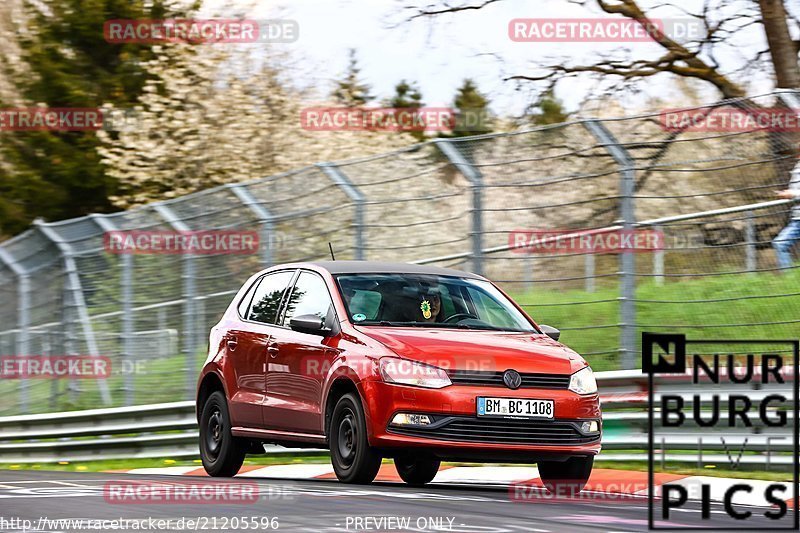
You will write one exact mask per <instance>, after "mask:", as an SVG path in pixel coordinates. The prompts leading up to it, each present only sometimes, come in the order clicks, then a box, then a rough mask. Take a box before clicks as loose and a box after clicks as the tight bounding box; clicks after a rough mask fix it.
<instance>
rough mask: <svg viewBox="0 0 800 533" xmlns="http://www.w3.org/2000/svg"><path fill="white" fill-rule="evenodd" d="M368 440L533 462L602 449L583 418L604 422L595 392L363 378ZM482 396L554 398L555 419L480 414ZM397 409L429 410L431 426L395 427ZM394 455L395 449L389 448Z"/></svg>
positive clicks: (449, 454)
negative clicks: (582, 426) (414, 383)
mask: <svg viewBox="0 0 800 533" xmlns="http://www.w3.org/2000/svg"><path fill="white" fill-rule="evenodd" d="M361 388H362V390H361V393H362V398H364V400H365V404H366V405H365V407H366V414H367V431H368V433H369V441H370V445H372V446H374V447H376V448H380V449H382V450H384V451H388V452H391V451H392V450H400V449H407V448H409V447H412V448H423V449H426V450H427V451H430V452H431V453H434V454H435V455H438V456H440V457H442V458H448V459H454V460H458V459H463V460H482V459H485V460H491V459H497V460H510V459H514V460H515V461H519V460H520V459H521V458H524V459H528V460H530V461H532V462H535V460H538V459H541V458H553V459H559V458H561V457H569V456H574V455H596V454H597V453H599V452H600V434H599V433H595V434H591V435H589V434H583V433H581V431H580V422H582V421H585V420H597V421H600V418H601V414H600V402H599V397H598V396H597V394H593V395H587V396H581V395H578V394H575V393H574V392H571V391H569V390H563V389H562V390H553V389H532V388H531V389H517V390H510V389H507V388H505V387H486V386H468V385H451V386H449V387H445V388H442V389H423V388H419V387H408V386H403V385H395V384H389V383H384V382H382V381H362V382H361ZM480 396H490V397H507V398H532V399H550V400H554V403H555V413H554V419H553V420H552V421H551V420H519V419H504V418H501V419H498V418H484V417H480V418H479V417H477V416H476V411H477V407H476V398H478V397H480ZM399 412H407V413H421V414H428V415H431V416H432V417H433V419H434V423H433V424H431V425H430V426H406V427H397V426H391V425H390V422H391V420H392V418H393V417H394V415H395V414H397V413H399ZM390 454H391V453H390Z"/></svg>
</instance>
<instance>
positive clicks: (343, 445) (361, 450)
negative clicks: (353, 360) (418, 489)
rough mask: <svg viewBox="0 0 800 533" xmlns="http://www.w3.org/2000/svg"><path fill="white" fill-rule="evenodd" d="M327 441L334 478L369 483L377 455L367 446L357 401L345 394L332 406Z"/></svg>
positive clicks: (377, 466)
mask: <svg viewBox="0 0 800 533" xmlns="http://www.w3.org/2000/svg"><path fill="white" fill-rule="evenodd" d="M328 442H329V444H330V449H331V462H332V463H333V471H334V472H336V477H337V478H338V479H339V481H341V482H342V483H371V482H372V480H374V479H375V476H377V475H378V470H379V469H380V467H381V455H380V454H379V453H378V452H377V451H375V450H374V449H373V448H372V447H370V445H369V441H368V440H367V423H366V418H365V417H364V410H363V408H362V407H361V400H359V398H358V397H357V396H356V395H354V394H352V393H348V394H345V395H344V396H342V397H341V398H340V399H339V401H338V402H337V403H336V407H334V408H333V416H332V417H331V426H330V434H329V435H328Z"/></svg>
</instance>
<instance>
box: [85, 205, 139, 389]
mask: <svg viewBox="0 0 800 533" xmlns="http://www.w3.org/2000/svg"><path fill="white" fill-rule="evenodd" d="M89 218H91V219H92V220H93V221H94V222H95V224H97V225H98V226H99V227H100V229H101V230H103V232H104V233H108V232H111V231H117V230H118V228H117V227H116V225H114V223H113V222H112V221H111V219H110V218H109V217H107V216H106V215H98V214H91V215H89ZM119 261H120V279H119V288H120V303H121V306H122V309H121V311H122V317H121V322H122V331H121V332H120V333H121V336H122V353H121V354H120V368H121V369H122V371H123V381H124V388H125V405H133V403H134V381H133V379H134V369H135V368H136V361H133V360H132V359H133V331H134V329H135V327H134V326H135V322H134V318H133V313H134V311H133V256H132V255H131V254H125V253H123V254H120V259H119ZM124 362H129V363H131V364H129V365H128V368H125V367H124V366H123V363H124Z"/></svg>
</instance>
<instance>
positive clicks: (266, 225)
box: [228, 183, 275, 267]
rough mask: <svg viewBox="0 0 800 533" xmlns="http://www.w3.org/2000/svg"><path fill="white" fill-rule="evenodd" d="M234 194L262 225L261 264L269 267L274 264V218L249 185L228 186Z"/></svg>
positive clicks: (236, 184) (233, 184)
mask: <svg viewBox="0 0 800 533" xmlns="http://www.w3.org/2000/svg"><path fill="white" fill-rule="evenodd" d="M228 188H230V190H231V191H233V194H235V195H236V197H237V198H238V199H239V201H240V202H242V204H244V205H245V206H246V207H247V208H248V209H249V210H250V211H252V212H253V214H254V215H255V216H256V218H257V219H258V221H259V223H260V224H261V235H260V237H259V240H260V241H261V242H260V243H259V244H260V246H261V250H260V252H261V254H260V257H261V264H262V266H264V267H268V266H270V265H271V264H272V241H273V239H272V236H273V233H274V231H275V227H274V225H273V217H272V214H271V213H270V212H269V210H268V209H267V208H266V207H264V206H263V205H261V204H260V203H259V202H258V200H256V198H255V197H254V196H253V195H252V194H251V193H250V190H249V189H248V188H247V185H245V184H243V183H232V184H229V185H228Z"/></svg>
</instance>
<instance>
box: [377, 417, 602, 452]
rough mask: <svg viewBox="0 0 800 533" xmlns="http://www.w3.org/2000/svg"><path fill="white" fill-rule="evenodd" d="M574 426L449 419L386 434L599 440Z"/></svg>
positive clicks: (535, 441)
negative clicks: (428, 425)
mask: <svg viewBox="0 0 800 533" xmlns="http://www.w3.org/2000/svg"><path fill="white" fill-rule="evenodd" d="M574 424H577V422H567V421H555V420H513V419H502V418H478V417H473V416H451V417H445V418H441V419H438V420H436V422H434V424H432V426H433V427H425V426H415V427H399V426H390V427H389V428H388V431H389V432H391V433H398V434H400V435H408V436H410V437H424V438H428V439H437V440H447V441H460V442H476V443H494V444H523V445H524V444H529V445H565V446H569V445H577V444H588V443H590V442H595V441H598V440H600V434H597V435H584V434H582V433H581V432H580V431H578V429H577V428H576V427H575V425H574Z"/></svg>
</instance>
